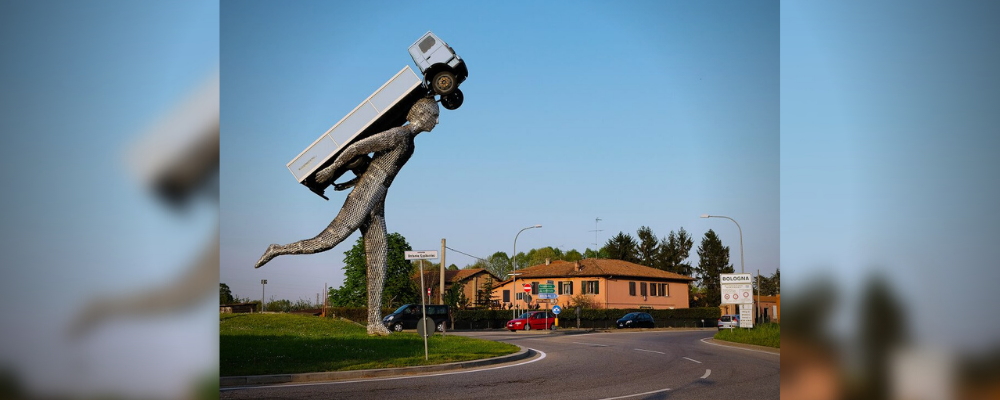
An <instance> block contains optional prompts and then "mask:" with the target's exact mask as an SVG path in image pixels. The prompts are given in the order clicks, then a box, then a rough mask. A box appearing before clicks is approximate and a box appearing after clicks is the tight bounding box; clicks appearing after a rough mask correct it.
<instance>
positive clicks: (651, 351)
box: [636, 349, 667, 354]
mask: <svg viewBox="0 0 1000 400" xmlns="http://www.w3.org/2000/svg"><path fill="white" fill-rule="evenodd" d="M636 350H639V351H648V352H650V353H657V354H667V353H661V352H659V351H653V350H646V349H636Z"/></svg>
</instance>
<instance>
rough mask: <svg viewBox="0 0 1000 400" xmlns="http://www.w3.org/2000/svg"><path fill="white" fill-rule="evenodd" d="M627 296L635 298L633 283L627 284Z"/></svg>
mask: <svg viewBox="0 0 1000 400" xmlns="http://www.w3.org/2000/svg"><path fill="white" fill-rule="evenodd" d="M628 295H629V296H635V282H629V283H628Z"/></svg>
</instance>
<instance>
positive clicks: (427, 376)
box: [219, 349, 545, 392]
mask: <svg viewBox="0 0 1000 400" xmlns="http://www.w3.org/2000/svg"><path fill="white" fill-rule="evenodd" d="M531 350H534V351H537V352H538V354H540V355H541V357H538V358H536V359H533V360H529V361H525V362H523V363H518V364H512V365H501V366H499V367H491V368H482V369H473V370H463V371H452V372H442V373H438V374H427V375H407V376H393V377H389V378H374V379H356V380H353V381H335V382H314V383H296V384H291V385H289V384H277V385H259V386H240V387H231V388H221V389H219V391H220V392H226V391H230V390H243V389H262V388H285V387H300V386H319V385H341V384H345V383H358V382H378V381H392V380H397V379H415V378H429V377H432V376H446V375H458V374H468V373H473V372H483V371H492V370H496V369H503V368H510V367H519V366H522V365H528V364H531V363H533V362H536V361H542V360H544V359H545V352H544V351H541V350H538V349H531Z"/></svg>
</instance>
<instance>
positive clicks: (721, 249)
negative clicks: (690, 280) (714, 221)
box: [695, 229, 735, 307]
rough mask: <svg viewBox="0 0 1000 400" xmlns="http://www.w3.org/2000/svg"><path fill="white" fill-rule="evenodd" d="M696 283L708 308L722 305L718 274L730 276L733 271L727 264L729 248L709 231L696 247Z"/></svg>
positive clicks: (731, 266) (713, 232)
mask: <svg viewBox="0 0 1000 400" xmlns="http://www.w3.org/2000/svg"><path fill="white" fill-rule="evenodd" d="M698 258H699V260H698V267H697V268H696V270H695V271H696V272H697V273H698V281H699V285H700V286H701V288H703V289H704V290H705V303H706V305H707V306H708V307H718V306H719V304H721V303H722V287H721V284H720V280H719V279H720V278H719V274H731V273H733V272H734V271H735V269H733V265H732V264H730V263H729V246H723V245H722V240H720V239H719V236H718V235H716V234H715V231H713V230H711V229H709V230H708V232H705V236H704V237H703V238H702V239H701V245H700V246H698Z"/></svg>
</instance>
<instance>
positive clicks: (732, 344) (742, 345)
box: [704, 338, 781, 355]
mask: <svg viewBox="0 0 1000 400" xmlns="http://www.w3.org/2000/svg"><path fill="white" fill-rule="evenodd" d="M704 340H706V342H705V343H711V344H715V345H719V346H727V347H738V348H741V349H748V350H756V351H760V352H764V353H773V354H778V355H780V354H781V349H780V348H778V349H776V348H774V347H767V346H758V345H756V344H747V343H737V342H730V341H727V340H716V339H715V338H706V339H704Z"/></svg>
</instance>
